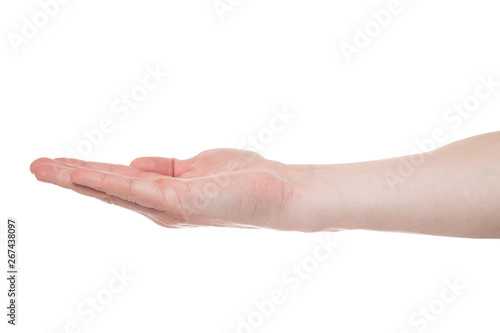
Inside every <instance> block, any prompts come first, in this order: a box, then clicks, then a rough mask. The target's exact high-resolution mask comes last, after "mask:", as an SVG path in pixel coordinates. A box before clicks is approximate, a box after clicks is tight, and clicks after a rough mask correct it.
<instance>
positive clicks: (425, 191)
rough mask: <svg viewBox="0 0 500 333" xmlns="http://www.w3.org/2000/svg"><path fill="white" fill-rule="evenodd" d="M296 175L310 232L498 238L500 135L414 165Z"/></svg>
mask: <svg viewBox="0 0 500 333" xmlns="http://www.w3.org/2000/svg"><path fill="white" fill-rule="evenodd" d="M418 162H420V164H418ZM405 163H406V166H405ZM413 164H415V165H414V166H413ZM408 166H409V167H408ZM293 168H299V166H294V167H292V169H293ZM300 168H302V169H303V170H307V171H306V172H304V171H302V176H304V175H307V176H306V177H305V178H309V182H308V184H307V185H302V186H299V187H300V189H299V190H298V193H299V194H298V196H299V197H300V198H301V199H300V200H302V201H304V202H305V205H304V208H306V209H307V211H308V215H309V216H310V218H307V220H308V221H310V223H312V225H311V228H312V229H317V230H338V229H366V230H385V231H401V232H411V233H424V234H432V235H445V236H459V237H480V238H499V237H500V132H496V133H490V134H485V135H481V136H476V137H473V138H469V139H466V140H462V141H457V142H454V143H452V144H449V145H447V146H444V147H442V148H439V149H437V150H435V151H433V152H431V153H426V154H421V155H413V156H412V157H411V158H410V157H408V156H407V157H402V158H393V159H386V160H379V161H370V162H363V163H351V164H337V165H319V166H301V167H300ZM307 223H309V222H307Z"/></svg>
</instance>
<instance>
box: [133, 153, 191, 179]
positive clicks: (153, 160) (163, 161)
mask: <svg viewBox="0 0 500 333" xmlns="http://www.w3.org/2000/svg"><path fill="white" fill-rule="evenodd" d="M195 160H196V157H192V158H189V159H187V160H178V159H176V158H167V157H139V158H136V159H135V160H133V161H132V163H130V166H132V167H134V168H138V169H141V170H143V171H147V172H156V173H160V174H162V175H165V176H170V177H179V176H180V175H182V174H183V173H184V172H187V171H188V170H189V167H190V166H191V164H192V163H193V162H194V161H195Z"/></svg>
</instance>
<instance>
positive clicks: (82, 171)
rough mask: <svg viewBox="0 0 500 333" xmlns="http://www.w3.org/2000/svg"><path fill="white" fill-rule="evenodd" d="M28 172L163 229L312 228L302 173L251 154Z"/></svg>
mask: <svg viewBox="0 0 500 333" xmlns="http://www.w3.org/2000/svg"><path fill="white" fill-rule="evenodd" d="M30 169H31V172H32V173H34V174H35V176H36V178H37V179H38V180H40V181H43V182H48V183H52V184H55V185H58V186H61V187H63V188H67V189H71V190H73V191H75V192H78V193H80V194H83V195H86V196H91V197H95V198H98V199H100V200H102V201H104V202H106V203H109V204H114V205H117V206H120V207H124V208H127V209H130V210H133V211H135V212H138V213H140V214H142V215H144V216H146V217H148V218H149V219H151V220H152V221H154V222H155V223H157V224H159V225H161V226H164V227H172V228H175V227H187V226H224V227H228V226H229V227H244V228H271V229H279V230H302V231H308V230H309V229H310V227H308V226H307V223H304V221H303V220H301V219H300V217H299V216H300V214H298V212H299V210H298V207H297V206H296V203H297V199H298V197H299V196H298V192H297V191H296V190H295V188H296V185H295V184H296V181H297V179H298V178H299V177H297V176H292V175H296V172H295V171H294V172H291V171H290V170H289V169H290V168H289V167H288V166H287V165H285V164H282V163H279V162H275V161H270V160H266V159H264V158H263V157H262V156H260V155H259V154H257V153H254V152H250V151H245V150H237V149H214V150H209V151H205V152H202V153H200V154H199V155H197V156H196V157H193V158H190V159H187V160H178V159H174V158H163V157H143V158H138V159H136V160H134V161H133V162H132V163H131V164H130V166H125V165H115V164H106V163H96V162H85V161H81V160H77V159H67V158H57V159H53V160H52V159H48V158H40V159H37V160H35V161H34V162H33V163H32V164H31V167H30Z"/></svg>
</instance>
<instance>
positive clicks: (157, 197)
mask: <svg viewBox="0 0 500 333" xmlns="http://www.w3.org/2000/svg"><path fill="white" fill-rule="evenodd" d="M70 178H71V181H72V182H74V183H76V184H79V185H83V186H87V187H91V188H93V189H95V190H98V191H102V192H105V193H107V194H109V195H112V196H115V197H118V198H120V199H123V200H127V201H131V202H135V203H137V204H139V205H141V206H145V207H150V208H153V209H156V210H160V211H165V210H168V211H173V212H178V211H179V207H178V204H177V205H176V203H178V200H177V196H176V189H175V188H174V186H180V185H182V181H181V180H175V182H173V179H172V180H169V179H168V178H166V177H165V178H162V179H161V181H162V182H163V184H167V183H170V184H169V185H170V186H164V185H160V184H159V183H158V182H156V181H154V180H150V179H143V178H135V177H128V176H123V175H119V174H115V173H106V172H103V171H99V170H93V169H86V168H77V169H75V170H73V172H71V175H70Z"/></svg>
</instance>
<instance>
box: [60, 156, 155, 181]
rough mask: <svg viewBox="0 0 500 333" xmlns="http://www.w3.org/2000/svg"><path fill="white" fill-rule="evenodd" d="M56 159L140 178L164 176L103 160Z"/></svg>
mask: <svg viewBox="0 0 500 333" xmlns="http://www.w3.org/2000/svg"><path fill="white" fill-rule="evenodd" d="M54 161H60V162H63V163H67V164H68V166H75V167H78V166H80V167H85V168H87V169H95V170H100V171H105V172H111V173H117V174H120V175H124V176H129V177H138V178H147V179H157V178H159V177H162V176H163V175H161V174H158V173H153V172H146V171H144V170H141V169H138V168H135V167H131V166H128V165H122V164H110V163H101V162H87V161H82V160H78V159H75V158H56V159H55V160H54Z"/></svg>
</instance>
